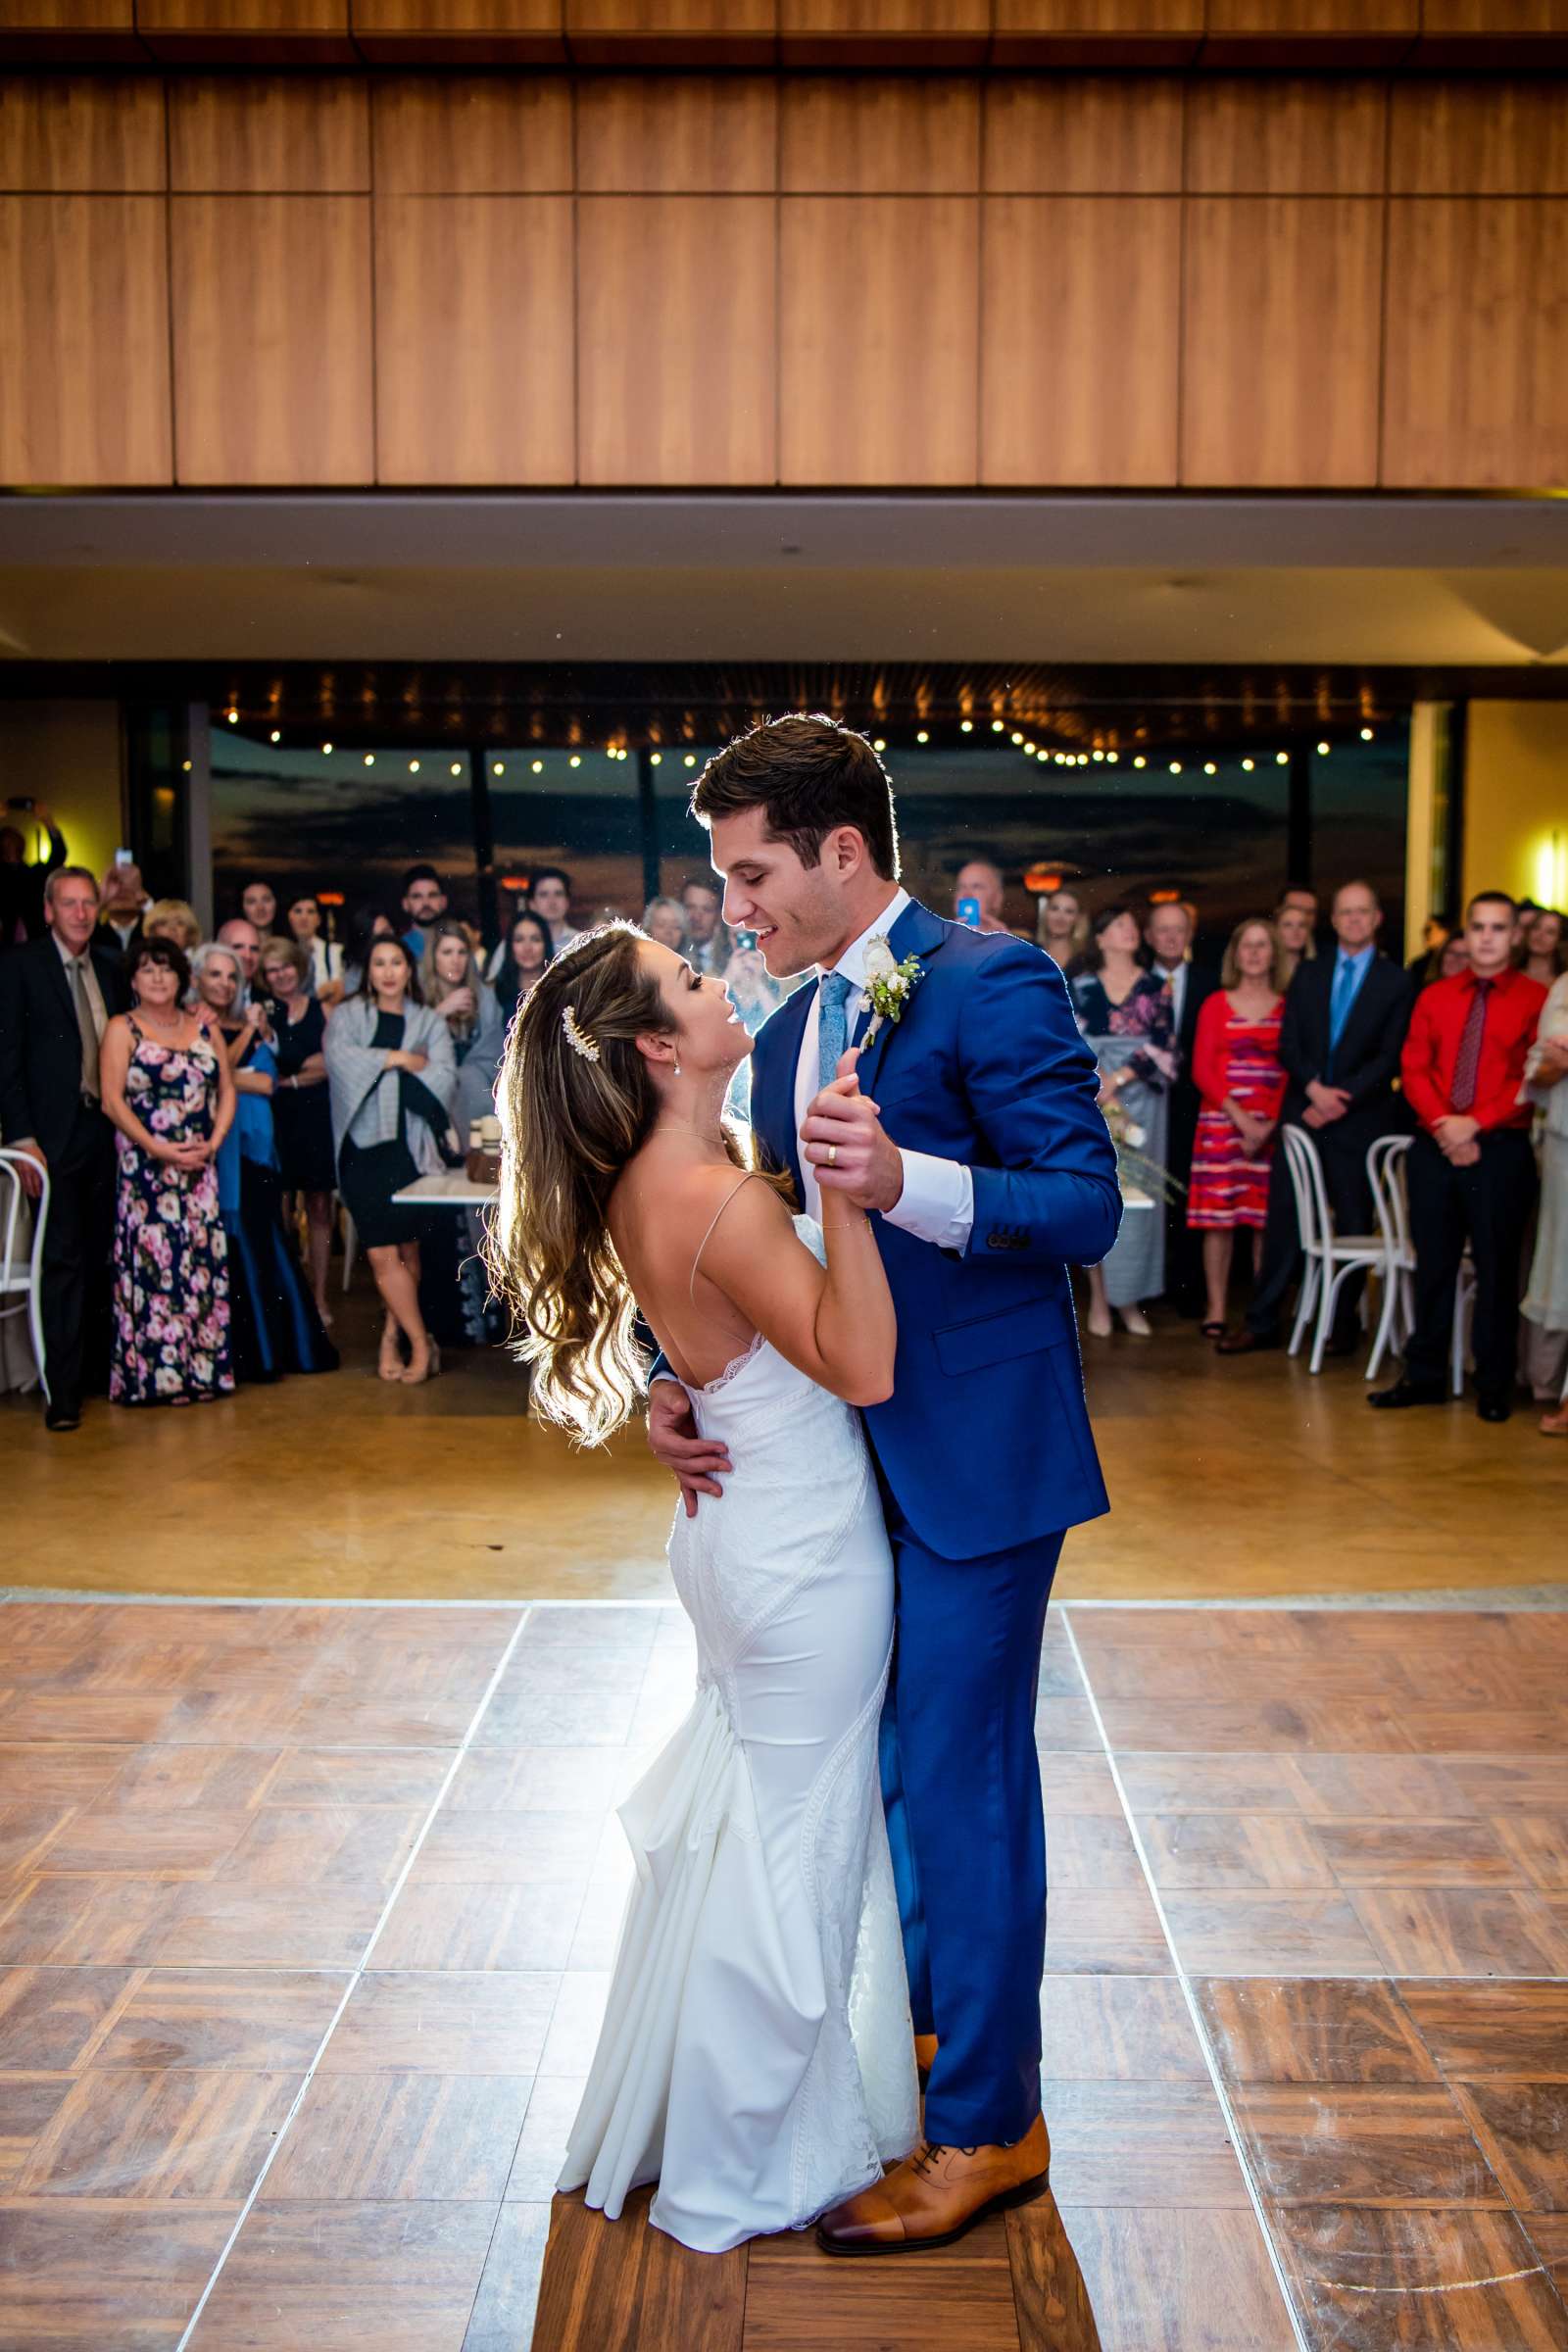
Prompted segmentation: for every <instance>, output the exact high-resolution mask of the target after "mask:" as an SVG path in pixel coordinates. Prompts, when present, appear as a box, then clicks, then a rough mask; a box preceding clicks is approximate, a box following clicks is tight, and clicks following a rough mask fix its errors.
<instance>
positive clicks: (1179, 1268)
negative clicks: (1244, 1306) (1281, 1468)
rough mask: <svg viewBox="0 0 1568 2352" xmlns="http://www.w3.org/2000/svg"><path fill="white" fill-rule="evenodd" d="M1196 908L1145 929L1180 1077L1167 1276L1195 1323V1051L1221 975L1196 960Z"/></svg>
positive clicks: (1169, 1155) (1156, 915)
mask: <svg viewBox="0 0 1568 2352" xmlns="http://www.w3.org/2000/svg"><path fill="white" fill-rule="evenodd" d="M1194 927H1195V926H1194V919H1193V910H1192V908H1191V907H1188V905H1187V904H1186V902H1185V901H1184V900H1181V899H1176V900H1171V901H1169V902H1167V903H1166V904H1165V905H1163V906H1160V907H1153V908H1152V911H1151V913H1150V917H1149V920H1148V922H1147V923H1146V924H1145V925H1144V944H1145V946H1146V947H1147V948H1148V950H1149V958H1150V961H1149V968H1150V970H1151V972H1152V975H1153V977H1154V978H1155V979H1156V980H1163V982H1164V983H1165V986H1166V987H1167V988H1168V989H1169V991H1170V1009H1171V1022H1172V1027H1173V1032H1174V1037H1175V1046H1176V1077H1175V1081H1174V1083H1173V1084H1172V1086H1171V1088H1170V1126H1169V1133H1168V1135H1167V1137H1166V1145H1165V1149H1166V1162H1165V1164H1166V1166H1167V1167H1168V1168H1169V1170H1170V1173H1171V1176H1172V1178H1173V1180H1174V1181H1175V1183H1176V1184H1178V1185H1179V1186H1181V1188H1182V1190H1181V1191H1180V1192H1176V1193H1173V1195H1172V1197H1171V1199H1170V1200H1169V1201H1167V1202H1166V1204H1165V1274H1166V1286H1167V1289H1168V1290H1169V1293H1170V1296H1171V1301H1172V1304H1173V1305H1174V1306H1175V1307H1176V1309H1177V1311H1178V1313H1180V1314H1184V1315H1191V1316H1193V1317H1194V1318H1195V1319H1196V1318H1197V1317H1198V1316H1200V1315H1201V1314H1202V1312H1203V1265H1202V1250H1201V1243H1200V1240H1199V1237H1198V1235H1197V1234H1196V1233H1195V1232H1194V1231H1193V1229H1192V1227H1191V1226H1190V1225H1189V1224H1188V1222H1187V1201H1186V1187H1187V1183H1188V1180H1189V1178H1190V1177H1191V1175H1192V1170H1193V1144H1194V1140H1195V1139H1196V1137H1197V1134H1198V1114H1199V1111H1200V1109H1201V1107H1202V1105H1201V1098H1200V1096H1199V1092H1198V1088H1197V1086H1196V1085H1195V1084H1194V1082H1193V1075H1192V1070H1193V1050H1194V1047H1195V1046H1196V1045H1197V1042H1198V1019H1199V1015H1200V1013H1201V1011H1202V1008H1203V1005H1205V1004H1206V1002H1207V1001H1208V999H1209V998H1210V997H1211V996H1212V995H1213V994H1214V991H1215V990H1216V989H1217V988H1218V986H1219V974H1218V973H1217V972H1215V971H1211V970H1210V969H1209V968H1208V966H1207V965H1206V964H1199V963H1194V961H1193V959H1192V951H1193V931H1194Z"/></svg>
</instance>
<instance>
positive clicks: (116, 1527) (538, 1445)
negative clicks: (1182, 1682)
mask: <svg viewBox="0 0 1568 2352" xmlns="http://www.w3.org/2000/svg"><path fill="white" fill-rule="evenodd" d="M340 1326H341V1328H340V1331H339V1335H338V1336H339V1338H340V1341H341V1343H342V1346H343V1349H344V1368H343V1370H342V1371H341V1372H338V1373H334V1374H329V1375H325V1376H322V1377H320V1378H318V1379H315V1380H309V1381H306V1380H297V1379H296V1380H290V1381H285V1382H283V1383H282V1384H280V1385H279V1386H278V1387H276V1388H272V1389H252V1390H246V1391H242V1392H241V1393H240V1394H239V1395H238V1396H236V1397H231V1398H227V1399H224V1400H223V1401H221V1402H219V1403H216V1404H210V1405H203V1406H201V1407H198V1408H194V1409H190V1410H185V1411H141V1412H133V1411H127V1410H124V1409H123V1408H115V1407H111V1406H109V1405H106V1404H97V1405H94V1406H91V1407H89V1410H88V1415H87V1419H86V1421H85V1423H84V1424H83V1426H82V1428H81V1429H80V1431H78V1432H77V1433H76V1434H75V1435H74V1436H73V1437H70V1438H54V1439H50V1440H47V1441H46V1440H45V1439H44V1437H43V1436H42V1433H41V1431H40V1430H39V1427H38V1416H37V1408H36V1405H35V1403H34V1402H33V1401H32V1400H31V1399H28V1398H23V1397H5V1398H0V1492H3V1494H4V1495H5V1499H6V1510H7V1521H6V1527H5V1550H4V1555H3V1556H4V1564H3V1565H0V1581H3V1582H4V1583H6V1584H10V1585H13V1586H23V1587H26V1588H48V1589H51V1590H62V1591H78V1592H97V1593H104V1592H119V1593H226V1594H232V1595H235V1596H240V1597H247V1596H254V1595H258V1594H268V1593H276V1594H286V1595H289V1596H308V1597H319V1598H323V1599H338V1598H351V1597H352V1598H362V1599H380V1600H391V1599H407V1598H423V1597H428V1596H430V1595H438V1596H440V1597H442V1598H446V1599H454V1600H455V1599H472V1600H492V1599H494V1600H521V1599H531V1598H550V1599H563V1600H590V1599H596V1600H597V1599H644V1598H667V1597H669V1596H670V1586H669V1581H668V1577H667V1574H666V1571H665V1567H664V1559H663V1550H664V1543H665V1539H666V1537H667V1535H668V1532H669V1520H670V1508H671V1505H670V1489H669V1485H668V1482H667V1481H666V1480H665V1478H664V1476H663V1474H662V1471H661V1470H660V1469H659V1467H658V1465H657V1464H656V1463H655V1462H654V1461H653V1460H652V1458H651V1457H650V1455H649V1454H648V1451H647V1448H646V1446H644V1444H643V1441H642V1437H641V1435H640V1433H638V1432H636V1431H632V1432H628V1433H626V1434H625V1435H623V1436H622V1437H621V1438H620V1439H619V1440H618V1441H617V1442H616V1443H615V1444H614V1445H613V1446H611V1447H609V1448H608V1449H606V1450H605V1451H602V1452H597V1453H578V1452H573V1450H572V1449H571V1447H570V1446H568V1445H567V1443H566V1441H565V1439H564V1438H563V1437H560V1436H558V1435H556V1434H553V1433H546V1432H544V1431H542V1430H540V1429H539V1428H537V1427H536V1426H535V1425H534V1424H533V1423H532V1422H530V1421H529V1420H528V1419H527V1418H526V1415H525V1411H524V1405H525V1397H526V1390H525V1384H524V1380H523V1376H522V1374H521V1373H520V1372H519V1371H518V1370H517V1368H516V1367H515V1365H514V1364H513V1363H512V1362H511V1361H510V1360H509V1359H508V1358H507V1357H506V1356H504V1355H502V1354H500V1353H498V1352H491V1353H488V1354H477V1355H476V1354H466V1355H454V1356H451V1357H450V1358H449V1369H448V1370H447V1371H446V1372H444V1373H443V1374H442V1376H441V1378H440V1379H439V1380H437V1381H434V1382H432V1383H431V1384H430V1385H429V1386H428V1387H425V1388H420V1389H403V1388H396V1387H389V1386H388V1385H387V1384H385V1383H383V1382H381V1381H378V1380H376V1379H375V1378H374V1377H373V1360H372V1342H373V1319H372V1317H371V1313H370V1306H369V1300H368V1296H367V1294H366V1292H365V1291H364V1289H363V1287H362V1289H361V1290H360V1291H358V1292H357V1293H356V1294H355V1296H354V1297H352V1298H351V1299H349V1300H347V1301H346V1302H344V1305H343V1307H342V1308H340ZM1085 1348H1086V1356H1087V1378H1088V1384H1089V1392H1090V1401H1091V1405H1092V1408H1093V1412H1094V1419H1095V1429H1096V1433H1097V1436H1098V1439H1099V1443H1100V1447H1101V1452H1102V1455H1103V1461H1104V1465H1105V1474H1106V1481H1107V1484H1108V1486H1109V1489H1110V1493H1111V1497H1112V1501H1113V1504H1114V1508H1113V1510H1112V1512H1111V1515H1110V1516H1109V1517H1108V1518H1106V1519H1103V1520H1100V1521H1097V1522H1095V1523H1094V1524H1093V1525H1091V1526H1089V1527H1086V1528H1082V1529H1079V1530H1078V1531H1077V1532H1076V1533H1075V1534H1074V1535H1073V1536H1072V1537H1071V1538H1070V1540H1069V1542H1068V1544H1067V1547H1066V1551H1065V1553H1064V1555H1063V1561H1062V1568H1061V1574H1060V1578H1059V1580H1058V1586H1057V1591H1058V1593H1060V1594H1062V1595H1067V1596H1077V1597H1082V1598H1116V1599H1132V1598H1137V1599H1160V1598H1169V1599H1215V1598H1229V1597H1240V1596H1252V1595H1273V1596H1279V1595H1284V1594H1319V1593H1344V1594H1357V1595H1359V1594H1365V1593H1400V1592H1420V1591H1431V1590H1433V1589H1438V1588H1442V1589H1446V1590H1456V1589H1458V1590H1473V1589H1480V1588H1484V1587H1515V1586H1520V1585H1535V1584H1538V1583H1541V1582H1544V1581H1550V1580H1557V1581H1560V1582H1568V1556H1565V1547H1564V1545H1563V1544H1562V1541H1561V1529H1562V1497H1563V1494H1564V1481H1565V1477H1568V1445H1564V1444H1563V1443H1562V1442H1561V1441H1560V1440H1559V1441H1557V1442H1555V1443H1553V1442H1551V1441H1548V1440H1546V1439H1544V1438H1542V1437H1540V1436H1539V1435H1538V1434H1537V1430H1536V1415H1535V1414H1534V1413H1532V1412H1530V1411H1529V1410H1528V1409H1523V1408H1522V1409H1521V1410H1520V1411H1519V1412H1517V1413H1516V1414H1515V1416H1514V1418H1513V1420H1512V1421H1511V1422H1510V1423H1508V1424H1507V1426H1506V1427H1503V1428H1500V1429H1495V1428H1489V1427H1486V1426H1484V1425H1483V1424H1482V1423H1480V1422H1479V1421H1478V1420H1477V1419H1476V1417H1475V1414H1474V1412H1473V1410H1471V1409H1470V1407H1469V1406H1468V1405H1464V1404H1454V1405H1451V1406H1445V1407H1443V1408H1441V1409H1423V1410H1421V1411H1419V1412H1412V1413H1401V1414H1398V1415H1397V1416H1390V1415H1387V1414H1382V1413H1373V1412H1370V1411H1368V1409H1367V1406H1366V1403H1365V1401H1364V1399H1365V1393H1366V1383H1365V1382H1364V1380H1363V1379H1362V1377H1361V1372H1360V1367H1359V1365H1357V1364H1355V1363H1353V1362H1352V1363H1347V1362H1336V1363H1331V1364H1330V1365H1328V1366H1327V1367H1326V1368H1325V1370H1324V1371H1323V1373H1322V1374H1321V1375H1319V1377H1318V1378H1317V1379H1313V1378H1312V1377H1311V1375H1310V1374H1309V1373H1308V1372H1307V1371H1306V1368H1305V1365H1304V1363H1303V1362H1302V1361H1301V1360H1299V1359H1298V1360H1296V1361H1290V1360H1288V1359H1287V1358H1286V1357H1284V1356H1283V1355H1266V1356H1260V1357H1243V1358H1239V1359H1231V1360H1230V1361H1226V1362H1222V1361H1221V1360H1220V1359H1219V1358H1217V1357H1216V1356H1215V1355H1214V1354H1213V1352H1212V1351H1211V1349H1209V1348H1207V1347H1205V1346H1204V1345H1203V1344H1202V1343H1201V1341H1200V1340H1199V1339H1198V1337H1197V1335H1196V1331H1195V1328H1194V1326H1193V1325H1191V1324H1186V1323H1183V1324H1178V1323H1175V1322H1173V1321H1172V1322H1166V1323H1163V1324H1161V1325H1160V1326H1159V1328H1158V1329H1157V1331H1156V1335H1155V1337H1154V1338H1153V1339H1152V1340H1149V1341H1144V1342H1139V1341H1135V1340H1130V1339H1127V1338H1125V1337H1118V1338H1117V1339H1115V1340H1112V1341H1103V1342H1099V1343H1097V1342H1095V1341H1093V1340H1087V1341H1086V1342H1085Z"/></svg>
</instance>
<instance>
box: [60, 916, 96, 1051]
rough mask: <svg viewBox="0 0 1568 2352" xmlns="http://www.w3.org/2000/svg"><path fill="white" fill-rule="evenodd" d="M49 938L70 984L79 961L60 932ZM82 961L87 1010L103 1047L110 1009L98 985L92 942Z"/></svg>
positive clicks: (82, 977) (86, 949) (83, 950)
mask: <svg viewBox="0 0 1568 2352" xmlns="http://www.w3.org/2000/svg"><path fill="white" fill-rule="evenodd" d="M49 936H50V938H51V939H52V940H53V941H54V943H55V950H56V953H57V954H58V956H59V957H60V960H61V962H62V963H63V964H64V965H65V966H66V978H67V981H68V982H69V981H70V978H71V966H72V965H73V963H74V962H75V961H76V960H77V959H76V957H75V956H73V954H72V953H71V950H70V949H69V948H68V947H67V945H66V943H65V941H64V940H63V939H62V938H61V936H60V934H59V932H58V931H54V930H51V932H50V934H49ZM80 961H81V984H82V987H83V989H84V990H85V992H86V997H87V1010H88V1011H89V1012H90V1013H91V1014H92V1025H93V1027H94V1028H95V1029H96V1030H97V1032H98V1043H99V1044H100V1045H102V1044H103V1042H104V1031H105V1030H106V1029H107V1028H108V1026H109V1007H108V1005H106V1004H105V1003H104V992H103V990H102V989H101V988H100V987H99V985H98V974H97V972H96V971H95V970H94V969H93V960H92V942H91V941H90V940H89V941H88V943H87V945H86V947H84V948H83V949H82V951H81V958H80Z"/></svg>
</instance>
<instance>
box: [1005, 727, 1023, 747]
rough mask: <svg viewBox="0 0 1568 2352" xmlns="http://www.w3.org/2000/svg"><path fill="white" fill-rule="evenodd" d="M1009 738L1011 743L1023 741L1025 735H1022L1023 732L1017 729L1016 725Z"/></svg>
mask: <svg viewBox="0 0 1568 2352" xmlns="http://www.w3.org/2000/svg"><path fill="white" fill-rule="evenodd" d="M1007 740H1008V742H1009V743H1022V741H1023V737H1022V735H1021V734H1020V733H1019V732H1018V729H1017V728H1016V727H1014V728H1013V730H1012V733H1011V734H1010V735H1009V736H1008V738H1007Z"/></svg>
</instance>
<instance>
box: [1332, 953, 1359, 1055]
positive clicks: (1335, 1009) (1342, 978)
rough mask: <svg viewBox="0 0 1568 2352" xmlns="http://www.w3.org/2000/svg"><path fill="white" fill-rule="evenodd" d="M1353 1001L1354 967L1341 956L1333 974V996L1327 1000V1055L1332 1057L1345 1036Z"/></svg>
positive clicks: (1347, 958) (1346, 957) (1347, 959)
mask: <svg viewBox="0 0 1568 2352" xmlns="http://www.w3.org/2000/svg"><path fill="white" fill-rule="evenodd" d="M1354 1001H1355V966H1354V964H1353V963H1352V962H1351V961H1350V959H1349V957H1348V956H1341V957H1340V961H1339V968H1338V970H1337V971H1336V972H1335V974H1334V994H1333V996H1332V997H1331V998H1330V1000H1329V1054H1330V1055H1331V1056H1332V1055H1333V1054H1335V1053H1336V1052H1337V1051H1338V1048H1339V1043H1340V1039H1341V1038H1342V1037H1343V1036H1344V1034H1345V1024H1346V1022H1347V1020H1348V1018H1349V1012H1350V1006H1351V1005H1352V1004H1353V1003H1354Z"/></svg>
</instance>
